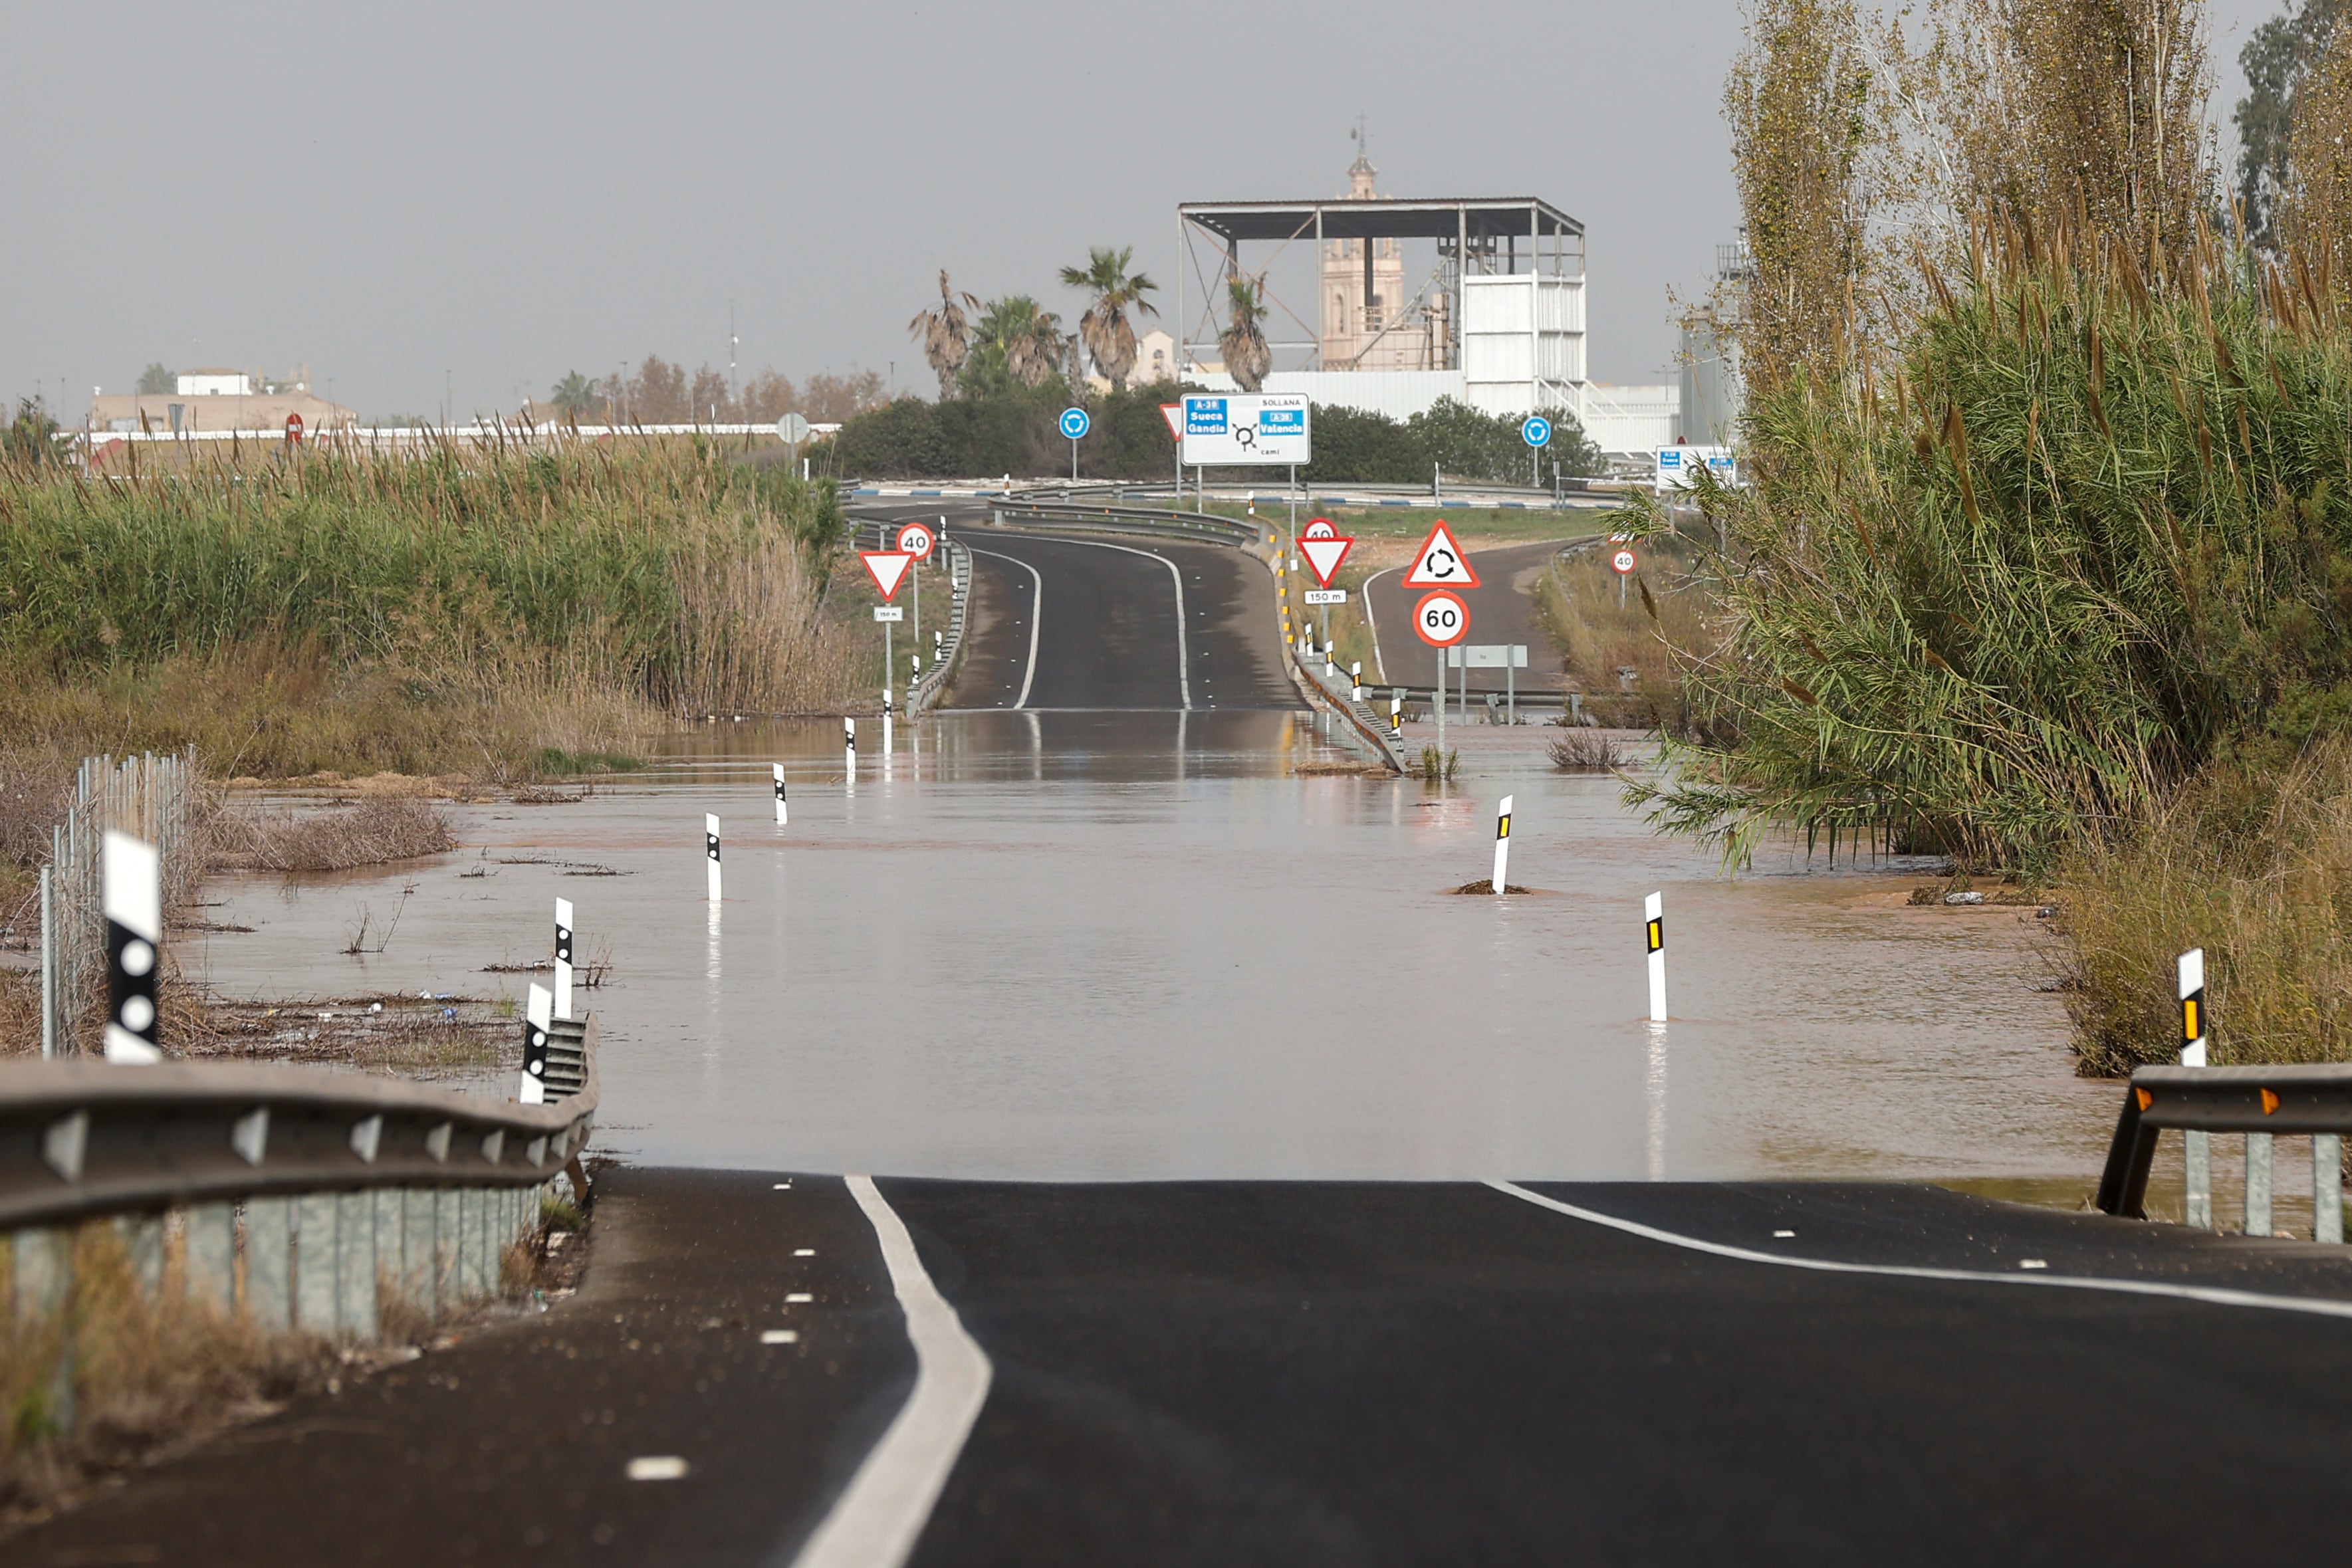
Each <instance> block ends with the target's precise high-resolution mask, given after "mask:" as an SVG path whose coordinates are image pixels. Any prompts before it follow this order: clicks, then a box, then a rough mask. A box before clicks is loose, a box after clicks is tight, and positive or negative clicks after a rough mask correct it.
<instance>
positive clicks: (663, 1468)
mask: <svg viewBox="0 0 2352 1568" xmlns="http://www.w3.org/2000/svg"><path fill="white" fill-rule="evenodd" d="M685 1474H686V1461H685V1460H684V1459H682V1458H678V1457H677V1455H676V1454H646V1455H644V1456H642V1457H640V1458H634V1459H631V1460H630V1461H629V1479H631V1480H633V1481H674V1480H677V1479H680V1478H682V1477H683V1476H684V1475H685Z"/></svg>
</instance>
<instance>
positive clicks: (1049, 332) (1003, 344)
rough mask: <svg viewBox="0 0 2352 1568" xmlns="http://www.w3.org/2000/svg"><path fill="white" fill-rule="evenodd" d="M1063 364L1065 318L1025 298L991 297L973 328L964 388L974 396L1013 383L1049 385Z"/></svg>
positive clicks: (1025, 385) (964, 373) (1016, 296)
mask: <svg viewBox="0 0 2352 1568" xmlns="http://www.w3.org/2000/svg"><path fill="white" fill-rule="evenodd" d="M1061 361H1062V322H1061V318H1059V317H1057V316H1055V314H1054V313H1053V312H1052V311H1050V310H1043V309H1040V308H1038V305H1037V302H1036V301H1035V300H1034V299H1032V298H1029V296H1027V295H1025V294H1013V295H1008V296H1006V297H1005V298H1002V299H992V300H990V301H989V302H988V308H986V310H984V311H983V312H982V315H981V318H980V322H979V324H978V325H977V326H976V327H975V328H974V329H972V344H971V361H969V362H968V363H966V365H965V366H964V371H963V389H964V392H966V394H967V395H969V394H971V393H973V392H992V391H995V390H998V389H1000V388H1002V387H1003V386H1004V385H1005V384H1006V383H1007V382H1018V383H1019V384H1021V385H1022V386H1024V387H1040V386H1044V385H1045V383H1046V382H1048V381H1051V380H1052V379H1053V378H1054V376H1055V374H1056V373H1058V372H1059V371H1060V370H1061V368H1062V365H1061Z"/></svg>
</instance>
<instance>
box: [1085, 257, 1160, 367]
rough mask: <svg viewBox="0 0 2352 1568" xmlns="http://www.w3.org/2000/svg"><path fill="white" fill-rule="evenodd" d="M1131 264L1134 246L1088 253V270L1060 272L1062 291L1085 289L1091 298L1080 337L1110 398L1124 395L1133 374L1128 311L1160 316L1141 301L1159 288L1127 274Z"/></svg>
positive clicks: (1132, 340)
mask: <svg viewBox="0 0 2352 1568" xmlns="http://www.w3.org/2000/svg"><path fill="white" fill-rule="evenodd" d="M1134 259H1135V247H1134V246H1128V247H1127V248H1126V249H1125V250H1108V249H1095V250H1089V251H1088V252H1087V265H1086V266H1084V267H1064V268H1062V286H1063V287H1066V288H1083V289H1085V290H1086V291H1087V293H1089V294H1091V295H1092V296H1094V301H1093V303H1092V304H1090V305H1088V306H1087V313H1086V314H1085V315H1084V316H1081V317H1079V318H1078V336H1079V338H1080V339H1081V340H1084V341H1085V343H1086V346H1087V354H1088V355H1089V356H1090V357H1091V358H1092V359H1093V360H1094V362H1095V369H1097V370H1098V371H1101V372H1102V373H1103V374H1104V375H1105V376H1108V378H1109V379H1110V387H1111V391H1113V392H1125V391H1126V390H1127V375H1128V372H1129V371H1131V370H1133V369H1134V368H1135V329H1134V328H1133V327H1132V326H1130V325H1129V322H1128V319H1127V313H1128V311H1129V310H1130V309H1131V310H1134V311H1135V312H1137V313H1138V314H1139V315H1143V316H1157V315H1159V314H1160V311H1159V308H1158V307H1156V306H1154V305H1153V304H1152V303H1151V301H1150V299H1149V298H1145V297H1146V296H1147V295H1150V294H1153V293H1156V292H1158V290H1159V287H1160V285H1158V284H1156V283H1154V282H1152V281H1151V279H1150V278H1149V277H1145V276H1144V275H1143V274H1142V273H1139V272H1136V273H1130V272H1129V271H1128V270H1127V269H1128V267H1129V264H1130V263H1131V262H1133V261H1134ZM1070 390H1071V391H1072V392H1078V391H1080V390H1082V389H1081V388H1080V387H1077V386H1073V387H1072V388H1071V389H1070Z"/></svg>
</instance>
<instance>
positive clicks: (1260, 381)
mask: <svg viewBox="0 0 2352 1568" xmlns="http://www.w3.org/2000/svg"><path fill="white" fill-rule="evenodd" d="M1225 302H1226V304H1227V306H1228V307H1229V308H1230V309H1231V312H1232V319H1231V320H1230V321H1229V323H1228V324H1227V325H1226V327H1225V329H1224V330H1223V331H1222V332H1220V333H1218V334H1217V347H1218V349H1219V350H1222V351H1223V354H1224V356H1225V372H1226V374H1228V375H1230V376H1232V377H1233V378H1234V384H1236V385H1237V386H1239V387H1240V388H1241V389H1242V391H1244V392H1255V391H1257V389H1258V388H1260V387H1262V386H1264V385H1265V373H1266V371H1270V370H1272V369H1273V368H1274V350H1272V349H1270V348H1268V347H1266V342H1265V328H1264V326H1263V325H1262V323H1263V322H1264V321H1265V316H1266V310H1265V306H1263V305H1261V304H1259V303H1258V298H1257V285H1256V284H1255V283H1253V282H1252V281H1250V280H1249V279H1248V278H1246V277H1236V278H1233V279H1231V280H1230V281H1228V282H1227V283H1226V285H1225Z"/></svg>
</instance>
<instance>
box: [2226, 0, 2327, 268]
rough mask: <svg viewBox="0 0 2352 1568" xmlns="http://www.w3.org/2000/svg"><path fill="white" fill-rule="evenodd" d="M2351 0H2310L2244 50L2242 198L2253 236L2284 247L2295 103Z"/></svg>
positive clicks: (2239, 122) (2258, 32)
mask: <svg viewBox="0 0 2352 1568" xmlns="http://www.w3.org/2000/svg"><path fill="white" fill-rule="evenodd" d="M2342 5H2343V0H2303V4H2302V5H2300V6H2299V7H2297V8H2295V9H2294V10H2292V11H2289V12H2288V13H2286V14H2285V15H2284V16H2273V17H2272V18H2271V19H2270V20H2269V21H2267V22H2265V23H2263V25H2262V26H2259V27H2256V28H2255V29H2254V30H2253V33H2252V36H2251V37H2248V38H2247V40H2246V47H2244V48H2242V49H2241V50H2239V51H2238V65H2239V67H2240V68H2242V70H2243V71H2244V72H2245V73H2246V96H2245V97H2243V98H2242V99H2239V100H2238V107H2237V110H2236V112H2235V113H2233V114H2232V115H2231V120H2232V121H2233V122H2234V123H2235V124H2236V126H2237V128H2238V203H2239V205H2240V206H2241V207H2242V209H2243V210H2244V213H2245V219H2246V237H2247V238H2248V239H2250V240H2252V242H2253V243H2254V244H2255V245H2257V246H2262V247H2263V249H2264V250H2273V251H2274V250H2276V249H2278V247H2279V245H2280V243H2281V240H2282V237H2283V236H2282V235H2280V233H2279V226H2278V225H2279V204H2280V200H2281V198H2282V197H2283V196H2284V194H2285V193H2286V190H2287V187H2288V184H2289V183H2290V181H2291V180H2292V178H2293V175H2292V172H2291V163H2292V162H2293V142H2294V128H2295V110H2296V107H2297V105H2298V103H2299V101H2300V99H2301V98H2302V94H2303V88H2304V83H2305V78H2307V77H2308V76H2309V75H2310V73H2311V71H2312V69H2313V68H2314V67H2315V66H2316V65H2317V64H2318V62H2319V59H2320V57H2322V56H2323V55H2325V54H2326V51H2327V45H2328V39H2329V37H2330V36H2331V35H2332V34H2333V33H2334V31H2335V26H2336V13H2337V12H2338V11H2339V10H2340V9H2341V8H2342Z"/></svg>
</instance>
